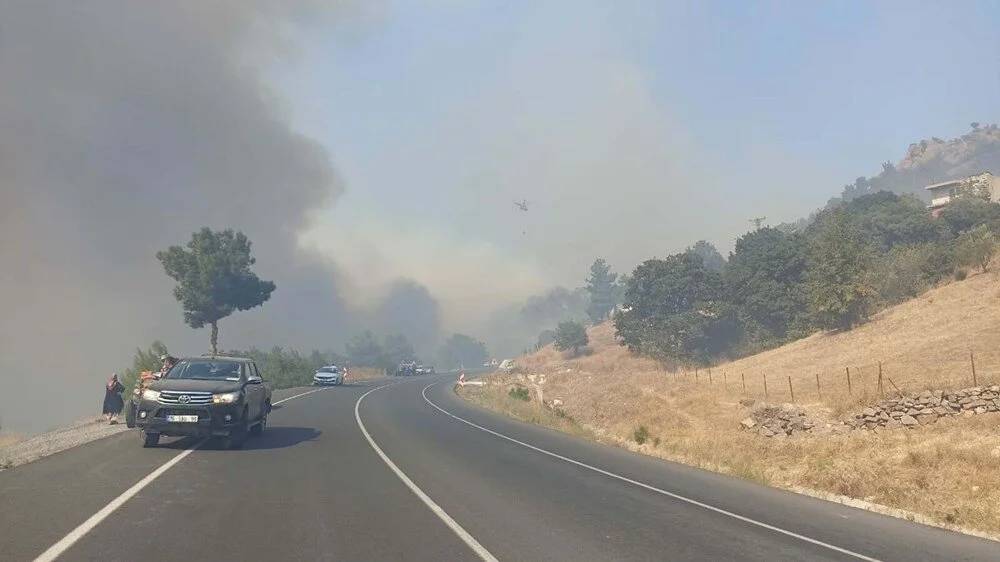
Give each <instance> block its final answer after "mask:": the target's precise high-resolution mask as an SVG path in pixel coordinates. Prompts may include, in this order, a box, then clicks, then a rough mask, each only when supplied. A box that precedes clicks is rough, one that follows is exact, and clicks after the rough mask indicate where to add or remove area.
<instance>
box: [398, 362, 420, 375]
mask: <svg viewBox="0 0 1000 562" xmlns="http://www.w3.org/2000/svg"><path fill="white" fill-rule="evenodd" d="M416 374H417V364H416V363H415V362H413V361H403V362H402V363H400V364H399V367H398V368H397V369H396V376H397V377H411V376H413V375H416Z"/></svg>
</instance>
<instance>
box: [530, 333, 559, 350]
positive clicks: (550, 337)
mask: <svg viewBox="0 0 1000 562" xmlns="http://www.w3.org/2000/svg"><path fill="white" fill-rule="evenodd" d="M555 341H556V331H555V330H542V333H540V334H538V342H537V343H536V344H535V349H536V350H538V349H541V348H543V347H545V346H547V345H549V344H550V343H553V342H555Z"/></svg>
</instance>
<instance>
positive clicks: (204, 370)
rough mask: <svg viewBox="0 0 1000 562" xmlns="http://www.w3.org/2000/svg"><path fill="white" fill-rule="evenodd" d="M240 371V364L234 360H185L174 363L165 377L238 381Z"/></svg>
mask: <svg viewBox="0 0 1000 562" xmlns="http://www.w3.org/2000/svg"><path fill="white" fill-rule="evenodd" d="M241 372H242V365H241V364H240V363H237V362H236V361H212V360H208V359H199V360H194V361H189V360H185V361H181V362H179V363H177V364H176V365H174V368H173V369H170V372H169V373H167V376H166V377H165V378H168V379H200V380H226V381H238V380H240V373H241Z"/></svg>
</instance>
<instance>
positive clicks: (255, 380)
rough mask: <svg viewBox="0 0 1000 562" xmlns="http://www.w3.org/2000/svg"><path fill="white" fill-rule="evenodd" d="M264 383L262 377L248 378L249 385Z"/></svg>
mask: <svg viewBox="0 0 1000 562" xmlns="http://www.w3.org/2000/svg"><path fill="white" fill-rule="evenodd" d="M262 382H264V379H262V378H260V377H257V376H249V377H247V384H260V383H262Z"/></svg>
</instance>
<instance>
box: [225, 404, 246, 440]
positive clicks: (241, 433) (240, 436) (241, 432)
mask: <svg viewBox="0 0 1000 562" xmlns="http://www.w3.org/2000/svg"><path fill="white" fill-rule="evenodd" d="M249 433H250V420H248V419H247V412H246V411H244V412H243V420H242V421H241V422H240V425H239V426H238V427H237V428H234V429H233V433H231V434H229V437H227V438H226V441H225V446H226V448H227V449H239V448H240V447H242V446H243V443H244V442H246V440H247V435H248V434H249Z"/></svg>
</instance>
